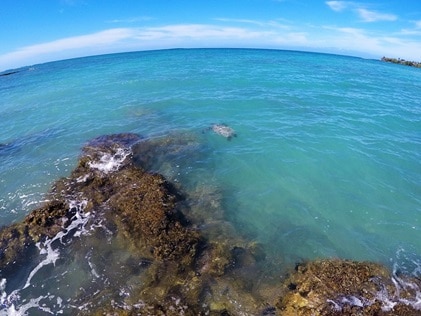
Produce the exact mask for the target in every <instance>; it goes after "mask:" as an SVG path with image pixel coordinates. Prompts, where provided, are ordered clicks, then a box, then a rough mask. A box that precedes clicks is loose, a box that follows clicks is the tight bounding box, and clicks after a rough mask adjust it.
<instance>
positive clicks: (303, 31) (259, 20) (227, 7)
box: [0, 0, 421, 70]
mask: <svg viewBox="0 0 421 316" xmlns="http://www.w3.org/2000/svg"><path fill="white" fill-rule="evenodd" d="M0 42H1V45H0V70H5V69H11V68H16V67H20V66H26V65H32V64H36V63H42V62H47V61H53V60H60V59H66V58H73V57H80V56H87V55H97V54H103V53H113V52H125V51H138V50H150V49H164V48H180V47H184V48H191V47H250V48H272V49H296V50H305V51H317V52H328V53H336V54H344V55H353V56H361V57H367V58H381V57H382V56H388V57H396V58H397V57H400V58H404V59H407V60H417V61H421V0H361V1H326V0H1V5H0Z"/></svg>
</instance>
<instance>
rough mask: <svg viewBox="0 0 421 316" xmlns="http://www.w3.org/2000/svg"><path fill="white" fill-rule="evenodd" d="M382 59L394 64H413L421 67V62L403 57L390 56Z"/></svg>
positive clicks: (412, 65)
mask: <svg viewBox="0 0 421 316" xmlns="http://www.w3.org/2000/svg"><path fill="white" fill-rule="evenodd" d="M381 61H384V62H388V63H393V64H400V65H405V66H411V67H415V68H421V63H419V62H416V61H409V60H405V59H401V58H389V57H382V59H381Z"/></svg>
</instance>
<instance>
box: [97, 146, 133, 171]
mask: <svg viewBox="0 0 421 316" xmlns="http://www.w3.org/2000/svg"><path fill="white" fill-rule="evenodd" d="M130 154H131V151H130V150H129V149H125V148H118V149H117V151H116V152H115V154H114V155H110V154H108V153H104V154H103V155H102V156H101V158H100V159H99V161H97V162H90V163H89V167H91V169H96V170H99V171H101V172H103V173H105V174H108V173H110V172H114V171H117V170H118V169H119V168H120V166H121V165H122V163H123V162H124V160H125V159H126V158H127V156H129V155H130Z"/></svg>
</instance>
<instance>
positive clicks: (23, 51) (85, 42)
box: [0, 28, 133, 66]
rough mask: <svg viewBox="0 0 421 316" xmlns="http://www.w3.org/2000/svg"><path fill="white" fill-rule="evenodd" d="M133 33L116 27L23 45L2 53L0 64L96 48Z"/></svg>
mask: <svg viewBox="0 0 421 316" xmlns="http://www.w3.org/2000/svg"><path fill="white" fill-rule="evenodd" d="M132 35H133V32H132V30H131V29H127V28H116V29H109V30H105V31H101V32H97V33H93V34H88V35H82V36H74V37H68V38H63V39H59V40H56V41H52V42H47V43H42V44H35V45H31V46H26V47H22V48H20V49H18V50H16V51H13V52H11V53H7V54H4V55H0V66H3V65H7V64H8V63H10V64H11V65H13V64H16V63H19V62H20V61H24V60H31V59H32V58H35V60H42V61H45V60H43V58H42V57H43V56H44V55H48V56H49V55H51V54H52V53H62V52H66V51H75V50H79V51H80V50H83V49H86V48H96V49H99V48H101V47H105V46H109V45H110V44H113V43H116V42H119V41H121V40H123V39H127V38H129V37H131V36H132Z"/></svg>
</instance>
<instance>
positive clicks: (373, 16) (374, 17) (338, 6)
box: [326, 1, 398, 22]
mask: <svg viewBox="0 0 421 316" xmlns="http://www.w3.org/2000/svg"><path fill="white" fill-rule="evenodd" d="M326 4H327V5H328V6H329V7H330V8H331V9H332V10H333V11H336V12H341V11H345V10H352V11H354V12H355V13H357V15H358V16H359V17H360V18H361V20H362V21H364V22H377V21H396V20H397V19H398V17H397V16H396V15H395V14H389V13H380V12H376V11H372V10H368V9H366V8H365V7H364V5H362V4H360V3H358V2H352V1H326Z"/></svg>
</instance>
